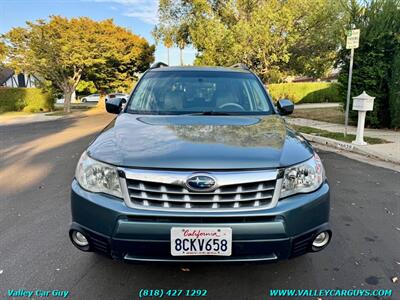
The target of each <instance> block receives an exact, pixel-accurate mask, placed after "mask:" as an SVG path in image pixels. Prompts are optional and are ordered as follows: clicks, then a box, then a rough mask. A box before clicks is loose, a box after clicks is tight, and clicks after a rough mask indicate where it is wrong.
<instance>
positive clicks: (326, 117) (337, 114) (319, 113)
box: [290, 107, 357, 125]
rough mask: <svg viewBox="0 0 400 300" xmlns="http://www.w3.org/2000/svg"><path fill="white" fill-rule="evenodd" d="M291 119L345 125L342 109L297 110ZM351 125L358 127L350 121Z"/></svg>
mask: <svg viewBox="0 0 400 300" xmlns="http://www.w3.org/2000/svg"><path fill="white" fill-rule="evenodd" d="M290 117H292V118H303V119H309V120H316V121H324V122H329V123H335V124H344V112H343V111H342V108H341V107H327V108H307V109H297V110H296V109H295V110H294V112H293V114H291V115H290ZM349 124H350V125H357V124H356V123H353V122H352V121H351V120H349Z"/></svg>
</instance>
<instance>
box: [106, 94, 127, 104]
mask: <svg viewBox="0 0 400 300" xmlns="http://www.w3.org/2000/svg"><path fill="white" fill-rule="evenodd" d="M115 98H121V99H123V100H125V101H126V100H128V98H129V95H128V94H124V93H111V94H108V95H107V96H106V102H107V101H108V100H110V99H115Z"/></svg>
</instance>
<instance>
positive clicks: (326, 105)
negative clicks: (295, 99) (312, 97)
mask: <svg viewBox="0 0 400 300" xmlns="http://www.w3.org/2000/svg"><path fill="white" fill-rule="evenodd" d="M340 105H341V103H339V102H334V103H329V102H326V103H303V104H295V106H294V109H295V110H298V109H310V108H311V109H312V108H334V107H339V106H340Z"/></svg>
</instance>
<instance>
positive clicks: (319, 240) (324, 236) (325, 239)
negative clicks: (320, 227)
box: [312, 231, 331, 251]
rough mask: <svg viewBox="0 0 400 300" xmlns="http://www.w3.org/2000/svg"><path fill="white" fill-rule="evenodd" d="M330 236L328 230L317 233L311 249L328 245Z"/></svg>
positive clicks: (320, 248)
mask: <svg viewBox="0 0 400 300" xmlns="http://www.w3.org/2000/svg"><path fill="white" fill-rule="evenodd" d="M330 238H331V236H330V234H329V232H328V231H323V232H321V233H319V234H318V235H317V236H316V237H315V239H314V241H313V243H312V249H313V251H319V250H322V249H323V248H325V246H326V245H328V243H329V240H330Z"/></svg>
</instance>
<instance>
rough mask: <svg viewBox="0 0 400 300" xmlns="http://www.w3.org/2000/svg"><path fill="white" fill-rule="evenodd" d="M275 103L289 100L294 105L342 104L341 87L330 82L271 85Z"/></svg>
mask: <svg viewBox="0 0 400 300" xmlns="http://www.w3.org/2000/svg"><path fill="white" fill-rule="evenodd" d="M268 90H269V93H270V95H271V96H272V98H273V99H274V101H277V100H279V99H283V98H287V99H289V100H292V101H293V102H294V103H299V102H301V103H320V102H340V96H339V85H338V84H337V83H330V82H296V83H275V84H269V85H268Z"/></svg>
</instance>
